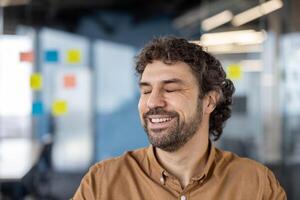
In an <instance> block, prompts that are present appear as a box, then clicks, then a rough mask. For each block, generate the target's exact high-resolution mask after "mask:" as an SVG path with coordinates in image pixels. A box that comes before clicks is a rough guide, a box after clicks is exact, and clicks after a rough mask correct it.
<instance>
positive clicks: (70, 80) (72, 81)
mask: <svg viewBox="0 0 300 200" xmlns="http://www.w3.org/2000/svg"><path fill="white" fill-rule="evenodd" d="M64 87H65V88H66V89H71V88H74V87H76V77H75V76H74V75H73V74H67V75H65V76H64Z"/></svg>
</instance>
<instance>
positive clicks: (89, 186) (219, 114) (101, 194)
mask: <svg viewBox="0 0 300 200" xmlns="http://www.w3.org/2000/svg"><path fill="white" fill-rule="evenodd" d="M136 71H137V73H138V74H139V76H140V79H139V80H140V81H139V85H140V91H141V95H140V101H139V105H138V107H139V113H140V119H141V122H142V125H143V126H144V129H145V131H146V133H147V135H148V138H149V141H150V143H151V145H150V146H149V147H148V148H144V149H139V150H135V151H131V152H127V153H125V154H124V155H122V156H120V157H117V158H113V159H110V160H106V161H102V162H100V163H98V164H95V165H94V166H93V167H91V169H90V171H89V172H88V173H87V174H86V175H85V177H84V178H83V180H82V182H81V184H80V186H79V188H78V190H77V192H76V193H75V196H74V200H84V199H86V200H94V199H101V200H104V199H107V200H160V199H161V200H171V199H180V200H196V199H197V200H198V199H205V200H210V199H220V200H235V199H236V200H238V199H239V200H241V199H242V200H258V199H265V200H270V199H274V200H275V199H276V200H277V199H279V200H281V199H286V196H285V192H284V190H283V189H282V188H281V186H280V185H279V183H278V181H277V180H276V178H275V177H274V175H273V173H272V172H271V171H270V170H269V169H267V168H266V167H265V166H263V165H261V164H259V163H257V162H255V161H252V160H249V159H246V158H240V157H238V156H237V155H235V154H233V153H230V152H225V151H221V150H219V149H217V148H215V147H214V145H213V143H212V142H211V139H213V140H217V139H219V137H220V136H221V134H222V129H223V126H224V122H225V121H226V120H227V119H228V118H229V117H230V114H231V109H230V106H231V104H232V94H233V92H234V86H233V84H232V82H231V81H230V80H229V79H226V74H225V72H224V70H223V68H222V66H221V64H220V62H219V61H218V60H217V59H215V58H214V57H213V56H211V55H210V54H209V53H207V52H205V51H203V49H202V47H201V46H199V45H196V44H192V43H189V42H188V41H187V40H185V39H181V38H175V37H164V38H157V39H154V40H152V41H151V42H150V43H148V44H147V45H146V46H145V47H144V48H143V49H142V51H141V52H140V54H139V55H138V56H137V65H136ZM124 134H125V135H124V137H126V134H130V133H124Z"/></svg>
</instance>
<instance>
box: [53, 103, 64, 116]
mask: <svg viewBox="0 0 300 200" xmlns="http://www.w3.org/2000/svg"><path fill="white" fill-rule="evenodd" d="M67 112H68V103H67V102H66V101H64V100H56V101H54V102H53V104H52V114H53V115H54V116H61V115H64V114H66V113H67Z"/></svg>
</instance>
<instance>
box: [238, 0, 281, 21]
mask: <svg viewBox="0 0 300 200" xmlns="http://www.w3.org/2000/svg"><path fill="white" fill-rule="evenodd" d="M282 6H283V2H282V1H281V0H270V1H267V2H265V3H262V4H260V5H258V6H255V7H253V8H250V9H248V10H246V11H244V12H242V13H240V14H237V15H236V16H234V17H233V19H232V24H233V25H234V26H241V25H243V24H246V23H248V22H250V21H253V20H255V19H257V18H259V17H262V16H264V15H267V14H269V13H271V12H273V11H275V10H278V9H279V8H281V7H282Z"/></svg>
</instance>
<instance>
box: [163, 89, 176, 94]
mask: <svg viewBox="0 0 300 200" xmlns="http://www.w3.org/2000/svg"><path fill="white" fill-rule="evenodd" d="M165 91H166V92H167V93H172V92H177V91H178V89H172V90H167V89H166V90H165Z"/></svg>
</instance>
